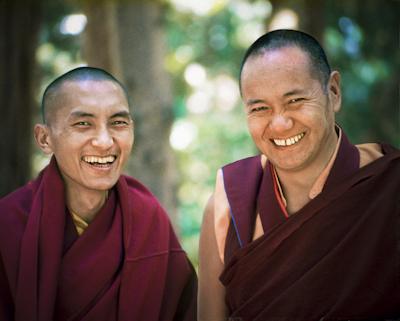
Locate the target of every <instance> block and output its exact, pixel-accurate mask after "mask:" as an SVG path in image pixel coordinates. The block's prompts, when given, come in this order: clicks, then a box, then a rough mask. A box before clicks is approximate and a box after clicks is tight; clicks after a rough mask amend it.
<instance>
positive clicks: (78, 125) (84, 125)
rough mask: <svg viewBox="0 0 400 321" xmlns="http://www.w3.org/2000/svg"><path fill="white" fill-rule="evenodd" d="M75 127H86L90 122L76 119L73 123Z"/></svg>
mask: <svg viewBox="0 0 400 321" xmlns="http://www.w3.org/2000/svg"><path fill="white" fill-rule="evenodd" d="M74 126H75V127H88V126H90V123H89V122H87V121H78V122H76V123H75V124H74Z"/></svg>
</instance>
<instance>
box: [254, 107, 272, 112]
mask: <svg viewBox="0 0 400 321" xmlns="http://www.w3.org/2000/svg"><path fill="white" fill-rule="evenodd" d="M270 109H271V108H270V107H267V106H259V107H253V108H251V109H250V113H257V112H260V111H267V110H270Z"/></svg>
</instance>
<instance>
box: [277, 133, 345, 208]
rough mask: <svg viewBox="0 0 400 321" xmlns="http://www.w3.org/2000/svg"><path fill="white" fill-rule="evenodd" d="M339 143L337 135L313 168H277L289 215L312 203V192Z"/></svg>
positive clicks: (328, 143)
mask: <svg viewBox="0 0 400 321" xmlns="http://www.w3.org/2000/svg"><path fill="white" fill-rule="evenodd" d="M337 143H338V137H337V136H336V134H335V135H334V136H332V138H331V139H330V141H329V142H327V143H326V144H325V146H327V150H325V151H324V152H323V153H322V155H325V157H320V158H319V159H316V160H315V161H314V164H313V166H308V167H306V168H303V169H300V170H296V171H286V170H284V169H279V168H276V172H277V175H278V177H279V182H280V184H281V187H282V190H283V193H284V196H285V199H286V201H287V210H288V213H289V214H291V213H294V212H297V211H298V210H299V209H301V208H302V207H303V206H304V205H306V204H307V203H308V202H309V201H310V198H309V193H310V190H311V188H312V187H313V185H314V183H315V182H316V180H317V179H318V177H319V176H320V175H321V173H322V172H323V170H324V169H325V168H326V167H327V165H328V163H329V161H330V160H331V158H332V156H333V154H334V152H335V149H336V146H337Z"/></svg>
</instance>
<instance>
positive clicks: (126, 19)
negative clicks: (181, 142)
mask: <svg viewBox="0 0 400 321" xmlns="http://www.w3.org/2000/svg"><path fill="white" fill-rule="evenodd" d="M162 9H163V8H162V5H161V4H159V3H157V2H155V1H137V2H133V3H129V4H128V3H127V2H122V4H121V5H120V6H119V8H118V27H119V35H120V52H121V65H122V69H123V72H124V78H125V83H126V85H127V88H128V91H129V94H130V97H131V102H132V105H133V110H134V111H133V114H134V118H135V146H134V150H133V158H132V161H131V162H130V164H129V171H130V173H131V174H132V175H133V176H134V177H137V178H138V179H140V180H141V181H143V182H144V183H145V184H146V185H147V186H148V187H149V188H150V189H151V190H152V192H153V193H154V194H155V195H156V196H157V197H158V198H159V199H160V201H161V203H162V204H163V206H164V207H165V208H166V209H167V210H168V212H169V214H170V215H171V216H172V219H173V220H174V219H175V218H176V215H175V212H176V182H175V173H176V172H175V164H174V160H173V152H172V149H171V147H170V144H169V134H170V130H171V126H172V122H173V110H172V92H171V82H170V78H169V77H168V74H167V72H166V71H165V69H164V59H165V55H166V48H165V46H166V44H165V42H166V37H165V34H164V32H163V30H164V28H163V20H162V15H163V12H162Z"/></svg>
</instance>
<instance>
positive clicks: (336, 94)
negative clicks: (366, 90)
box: [328, 71, 342, 113]
mask: <svg viewBox="0 0 400 321" xmlns="http://www.w3.org/2000/svg"><path fill="white" fill-rule="evenodd" d="M328 86H329V88H328V91H329V97H330V100H331V103H332V106H333V111H334V112H335V113H336V112H338V111H339V110H340V107H341V105H342V93H341V90H340V74H339V72H338V71H332V73H331V75H330V77H329V85H328Z"/></svg>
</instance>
